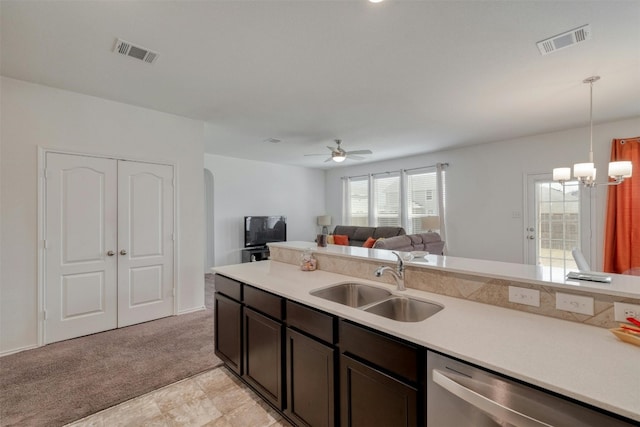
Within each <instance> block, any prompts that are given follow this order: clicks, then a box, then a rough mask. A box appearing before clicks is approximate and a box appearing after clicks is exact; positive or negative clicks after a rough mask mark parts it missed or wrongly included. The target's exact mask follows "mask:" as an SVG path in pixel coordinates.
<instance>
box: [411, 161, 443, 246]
mask: <svg viewBox="0 0 640 427" xmlns="http://www.w3.org/2000/svg"><path fill="white" fill-rule="evenodd" d="M406 176H407V212H408V217H407V226H406V227H405V228H406V231H407V233H408V234H416V233H426V232H427V231H429V230H433V231H438V230H439V229H440V226H439V225H438V226H434V224H435V223H436V222H439V221H436V220H435V218H434V217H437V216H438V211H439V208H438V203H439V202H438V198H437V197H435V198H434V195H435V194H438V182H437V181H438V180H437V173H436V170H435V168H430V169H422V170H416V171H410V172H406ZM428 217H431V218H428Z"/></svg>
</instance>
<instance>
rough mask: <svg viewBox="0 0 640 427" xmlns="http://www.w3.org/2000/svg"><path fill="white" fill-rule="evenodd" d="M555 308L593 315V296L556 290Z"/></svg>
mask: <svg viewBox="0 0 640 427" xmlns="http://www.w3.org/2000/svg"><path fill="white" fill-rule="evenodd" d="M556 308H557V309H558V310H564V311H570V312H572V313H578V314H586V315H587V316H593V298H592V297H585V296H582V295H571V294H563V293H560V292H556Z"/></svg>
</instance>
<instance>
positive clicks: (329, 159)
mask: <svg viewBox="0 0 640 427" xmlns="http://www.w3.org/2000/svg"><path fill="white" fill-rule="evenodd" d="M331 160H333V158H332V157H329V158H328V159H327V160H325V161H324V162H325V163H327V162H330V161H331Z"/></svg>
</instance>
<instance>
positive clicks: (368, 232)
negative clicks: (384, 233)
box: [350, 227, 376, 242]
mask: <svg viewBox="0 0 640 427" xmlns="http://www.w3.org/2000/svg"><path fill="white" fill-rule="evenodd" d="M375 230H376V229H375V228H374V227H358V228H357V229H356V230H355V231H354V232H353V234H352V235H351V236H350V237H351V240H358V241H362V242H365V241H366V240H367V239H368V238H369V237H374V236H373V232H374V231H375Z"/></svg>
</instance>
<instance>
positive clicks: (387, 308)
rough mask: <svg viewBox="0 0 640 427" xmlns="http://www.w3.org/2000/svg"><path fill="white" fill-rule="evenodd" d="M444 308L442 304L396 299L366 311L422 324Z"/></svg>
mask: <svg viewBox="0 0 640 427" xmlns="http://www.w3.org/2000/svg"><path fill="white" fill-rule="evenodd" d="M443 308H444V307H443V306H441V305H440V304H436V303H432V302H426V301H420V300H416V299H413V298H405V297H394V298H389V299H386V300H384V301H382V302H380V303H378V304H375V305H372V306H370V307H367V308H365V309H364V311H367V312H369V313H373V314H377V315H378V316H383V317H386V318H388V319H392V320H398V321H400V322H420V321H421V320H424V319H426V318H428V317H431V316H433V315H434V314H436V313H437V312H439V311H440V310H442V309H443Z"/></svg>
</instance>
